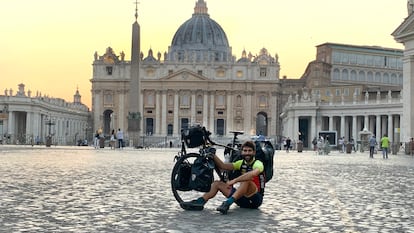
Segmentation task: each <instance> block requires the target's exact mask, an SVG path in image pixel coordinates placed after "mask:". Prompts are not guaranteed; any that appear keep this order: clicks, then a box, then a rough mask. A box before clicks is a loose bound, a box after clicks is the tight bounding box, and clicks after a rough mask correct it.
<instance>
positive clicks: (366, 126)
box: [364, 115, 369, 129]
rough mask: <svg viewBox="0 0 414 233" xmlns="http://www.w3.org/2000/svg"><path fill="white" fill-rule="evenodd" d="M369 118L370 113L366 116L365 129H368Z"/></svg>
mask: <svg viewBox="0 0 414 233" xmlns="http://www.w3.org/2000/svg"><path fill="white" fill-rule="evenodd" d="M368 120H369V117H368V115H365V116H364V129H368V127H369V126H368Z"/></svg>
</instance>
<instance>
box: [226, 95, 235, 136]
mask: <svg viewBox="0 0 414 233" xmlns="http://www.w3.org/2000/svg"><path fill="white" fill-rule="evenodd" d="M226 94H227V103H226V105H227V106H226V116H227V118H226V127H225V130H224V135H227V134H228V132H229V131H231V130H234V128H233V101H232V98H233V96H232V92H231V91H227V92H226Z"/></svg>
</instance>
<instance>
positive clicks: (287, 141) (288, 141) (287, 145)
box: [286, 137, 292, 153]
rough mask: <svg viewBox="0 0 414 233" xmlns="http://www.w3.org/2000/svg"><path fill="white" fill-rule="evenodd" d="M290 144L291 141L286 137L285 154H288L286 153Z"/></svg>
mask: <svg viewBox="0 0 414 233" xmlns="http://www.w3.org/2000/svg"><path fill="white" fill-rule="evenodd" d="M291 143H292V140H290V138H289V137H288V138H287V139H286V152H288V153H289V149H290V146H291Z"/></svg>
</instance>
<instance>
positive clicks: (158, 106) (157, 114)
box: [154, 91, 161, 135]
mask: <svg viewBox="0 0 414 233" xmlns="http://www.w3.org/2000/svg"><path fill="white" fill-rule="evenodd" d="M160 93H161V91H156V93H155V119H154V120H155V134H156V135H160V134H161V98H160Z"/></svg>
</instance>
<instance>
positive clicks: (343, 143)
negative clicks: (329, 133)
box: [338, 137, 345, 153]
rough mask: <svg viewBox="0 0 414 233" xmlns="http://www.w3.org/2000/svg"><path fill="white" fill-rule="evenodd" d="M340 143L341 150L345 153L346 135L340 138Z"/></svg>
mask: <svg viewBox="0 0 414 233" xmlns="http://www.w3.org/2000/svg"><path fill="white" fill-rule="evenodd" d="M338 143H339V148H340V150H341V151H340V152H341V153H344V152H345V138H344V137H341V138H339V141H338Z"/></svg>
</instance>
